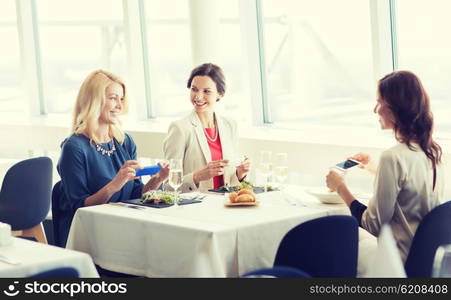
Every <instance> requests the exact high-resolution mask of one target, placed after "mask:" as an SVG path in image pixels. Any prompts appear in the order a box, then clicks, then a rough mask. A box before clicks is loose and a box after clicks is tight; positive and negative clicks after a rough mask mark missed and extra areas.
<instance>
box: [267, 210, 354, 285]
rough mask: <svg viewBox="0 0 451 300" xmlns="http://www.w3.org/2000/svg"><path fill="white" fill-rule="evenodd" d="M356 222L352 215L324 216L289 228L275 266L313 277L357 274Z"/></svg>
mask: <svg viewBox="0 0 451 300" xmlns="http://www.w3.org/2000/svg"><path fill="white" fill-rule="evenodd" d="M357 251H358V224H357V220H356V219H355V218H354V217H351V216H342V215H337V216H326V217H321V218H317V219H313V220H311V221H307V222H305V223H302V224H300V225H298V226H296V227H294V228H293V229H291V230H290V231H289V232H288V233H287V234H286V235H285V236H284V238H283V239H282V241H281V242H280V245H279V248H278V250H277V253H276V258H275V261H274V266H289V267H294V268H296V269H300V270H303V271H304V272H306V273H307V274H310V275H311V276H312V277H356V275H357Z"/></svg>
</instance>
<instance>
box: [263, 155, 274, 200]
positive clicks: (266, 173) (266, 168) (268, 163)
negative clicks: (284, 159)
mask: <svg viewBox="0 0 451 300" xmlns="http://www.w3.org/2000/svg"><path fill="white" fill-rule="evenodd" d="M260 172H261V173H262V175H263V177H264V178H265V186H264V188H265V192H267V191H268V181H269V179H270V178H271V175H272V152H271V151H267V150H262V151H260Z"/></svg>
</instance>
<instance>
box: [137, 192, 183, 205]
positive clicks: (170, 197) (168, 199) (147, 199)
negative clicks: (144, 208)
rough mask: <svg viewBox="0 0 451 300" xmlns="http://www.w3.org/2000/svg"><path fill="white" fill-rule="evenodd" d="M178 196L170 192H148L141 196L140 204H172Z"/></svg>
mask: <svg viewBox="0 0 451 300" xmlns="http://www.w3.org/2000/svg"><path fill="white" fill-rule="evenodd" d="M178 197H179V195H178V194H177V193H176V192H170V191H149V192H146V193H144V194H143V195H142V196H141V203H166V204H174V202H175V201H178Z"/></svg>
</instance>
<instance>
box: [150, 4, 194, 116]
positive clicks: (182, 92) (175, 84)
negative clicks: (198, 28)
mask: <svg viewBox="0 0 451 300" xmlns="http://www.w3.org/2000/svg"><path fill="white" fill-rule="evenodd" d="M188 5H189V1H188V0H154V1H145V8H146V12H145V13H146V14H145V15H146V29H147V45H146V46H147V52H148V57H149V62H150V72H149V73H150V90H151V101H153V102H154V103H153V107H154V109H155V112H154V114H155V115H157V116H159V117H174V116H177V117H178V116H181V115H183V114H185V113H187V112H188V111H189V109H190V104H189V96H188V95H189V94H188V90H187V88H186V80H187V79H188V76H189V73H190V71H191V68H192V66H193V65H192V55H191V39H190V24H189V7H188Z"/></svg>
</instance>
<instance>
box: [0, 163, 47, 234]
mask: <svg viewBox="0 0 451 300" xmlns="http://www.w3.org/2000/svg"><path fill="white" fill-rule="evenodd" d="M51 190H52V161H51V159H50V158H48V157H37V158H30V159H26V160H23V161H20V162H18V163H16V164H15V165H13V166H12V167H11V168H10V169H9V170H8V171H7V172H6V175H5V177H4V179H3V184H2V188H1V191H0V221H1V222H4V223H8V224H10V225H11V229H12V230H24V229H28V228H32V227H34V226H36V225H38V224H39V223H41V222H42V221H44V220H45V217H46V216H47V214H48V212H49V208H50V193H51Z"/></svg>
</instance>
